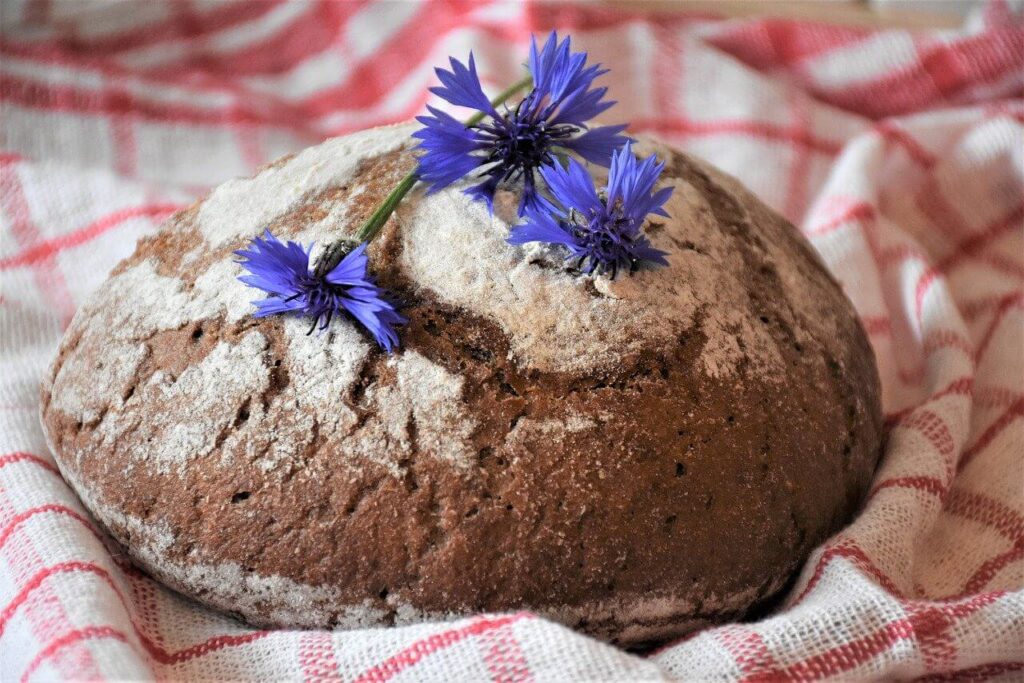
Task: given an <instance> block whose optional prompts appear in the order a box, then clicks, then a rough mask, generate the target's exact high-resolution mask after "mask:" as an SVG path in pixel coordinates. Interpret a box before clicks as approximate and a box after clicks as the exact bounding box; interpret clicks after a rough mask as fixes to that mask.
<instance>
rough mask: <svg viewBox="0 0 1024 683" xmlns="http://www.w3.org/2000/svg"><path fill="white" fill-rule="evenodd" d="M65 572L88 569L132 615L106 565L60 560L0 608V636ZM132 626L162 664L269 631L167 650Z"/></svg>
mask: <svg viewBox="0 0 1024 683" xmlns="http://www.w3.org/2000/svg"><path fill="white" fill-rule="evenodd" d="M79 519H80V518H79ZM66 573H87V574H93V575H95V576H97V577H98V578H100V579H102V580H103V581H104V582H105V583H106V584H107V585H108V586H110V588H111V590H113V591H114V593H115V595H116V596H117V598H118V600H119V601H120V602H121V604H122V606H123V607H124V609H125V613H126V615H128V617H129V619H131V616H130V615H131V603H130V602H129V601H128V600H127V598H125V596H124V594H123V593H122V592H121V590H120V589H119V588H118V587H117V584H116V583H115V582H114V578H113V577H112V576H111V575H110V573H109V572H108V571H107V570H106V569H104V568H103V567H100V566H99V565H98V564H96V563H95V562H85V561H69V562H61V563H58V564H55V565H52V566H50V567H47V568H45V569H43V570H41V571H39V572H37V573H36V574H35V575H34V576H33V577H32V578H31V579H29V581H28V582H26V583H25V584H24V585H23V586H22V587H21V590H20V591H19V592H18V594H17V595H15V597H14V598H13V599H12V600H11V602H9V603H8V604H7V606H6V607H5V608H4V609H3V611H2V612H0V636H3V633H4V630H5V629H6V627H7V624H8V623H9V621H10V619H11V618H12V617H13V616H14V614H15V613H16V612H17V610H18V608H19V607H20V606H21V605H23V604H24V603H25V601H26V600H28V598H29V597H30V596H31V594H32V592H33V591H35V590H36V589H38V588H39V586H40V585H42V583H43V582H44V581H46V579H48V578H49V577H51V576H54V575H56V574H66ZM132 627H133V629H134V630H135V633H136V635H137V636H138V638H139V641H140V642H141V643H142V645H143V647H145V648H146V651H147V652H149V654H150V655H151V656H152V657H153V658H154V659H156V660H157V661H158V662H160V663H161V664H180V663H181V662H185V661H188V660H190V659H195V658H196V657H202V656H204V655H207V654H209V653H211V652H215V651H217V650H221V649H223V648H225V647H234V646H238V645H244V644H246V643H251V642H253V641H255V640H259V639H261V638H264V637H266V636H267V635H269V634H270V633H271V632H270V631H251V632H249V633H243V634H239V635H223V636H214V637H212V638H209V639H207V640H205V641H203V642H201V643H197V644H195V645H192V646H190V647H187V648H184V649H182V650H177V651H168V650H165V649H164V648H162V647H161V646H160V645H158V644H157V643H156V642H155V641H154V640H153V639H152V638H150V637H149V636H148V635H147V634H146V633H145V632H144V631H143V630H142V629H141V628H139V626H138V625H137V624H136V623H135V622H134V621H132Z"/></svg>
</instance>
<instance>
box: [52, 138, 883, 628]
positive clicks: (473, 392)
mask: <svg viewBox="0 0 1024 683" xmlns="http://www.w3.org/2000/svg"><path fill="white" fill-rule="evenodd" d="M408 132H409V129H408V128H406V127H397V128H388V129H377V130H374V131H369V132H366V133H362V134H358V135H356V136H350V137H348V138H341V139H337V140H332V141H328V142H327V143H325V144H324V145H321V146H320V147H317V148H312V149H311V150H307V151H306V152H303V153H302V154H300V155H297V156H295V157H292V158H287V159H283V160H281V161H280V162H278V163H277V164H274V165H272V166H271V167H268V168H267V169H264V170H263V171H262V172H261V173H260V174H259V175H257V176H255V177H254V178H253V179H248V180H240V181H232V182H231V183H228V184H226V185H224V186H222V187H221V188H219V189H218V190H216V191H215V192H214V193H212V194H211V196H210V197H208V198H207V199H206V200H205V201H204V202H200V203H198V204H196V205H195V206H193V207H191V208H189V209H187V210H185V211H183V212H180V213H178V214H176V215H175V216H173V217H172V218H171V219H170V220H169V221H168V222H167V224H166V225H165V226H164V227H163V228H162V229H161V230H160V231H159V232H158V233H157V234H156V235H155V236H154V237H152V238H148V239H145V240H142V241H141V242H140V243H139V245H138V248H137V250H136V252H135V254H134V255H133V256H131V257H130V258H129V259H127V260H125V261H124V262H123V263H121V264H120V265H119V266H118V267H117V269H116V270H115V271H114V274H113V276H112V278H111V279H110V280H109V281H108V282H107V283H106V284H105V285H104V286H103V287H102V288H101V289H100V290H99V291H98V292H97V293H96V294H95V295H94V296H93V297H92V298H91V299H90V301H89V302H88V303H87V304H86V305H84V306H83V307H82V309H81V310H80V312H79V313H78V315H77V316H76V317H75V320H74V322H73V323H72V325H71V327H70V328H69V329H68V331H67V334H66V335H65V338H64V340H63V342H62V343H61V346H60V350H59V352H58V354H57V357H56V359H55V361H54V363H53V366H52V368H51V370H50V372H49V375H48V378H47V379H46V381H45V382H44V386H43V389H42V394H43V410H42V419H43V424H44V427H45V430H46V433H47V435H48V438H49V440H50V443H51V445H52V448H53V451H54V454H55V456H56V458H57V462H58V464H59V466H60V469H61V471H62V472H63V474H64V476H65V477H66V478H67V480H68V481H69V482H70V483H71V485H72V486H73V487H74V488H75V490H76V491H77V492H78V494H79V495H80V496H81V497H82V499H83V501H84V502H85V504H86V506H87V507H89V509H90V510H91V511H92V512H93V514H94V515H95V516H96V518H97V519H98V520H99V522H101V523H102V524H103V525H104V526H105V527H106V528H107V529H108V530H109V531H110V534H111V535H112V536H113V537H114V538H115V539H116V540H117V541H118V542H119V543H121V544H122V545H123V546H124V547H125V548H126V550H127V552H128V553H129V554H130V555H131V556H132V557H133V558H134V559H135V561H136V562H138V563H139V564H140V565H142V566H143V567H144V568H146V569H147V570H148V571H149V572H151V573H152V574H154V575H155V576H157V577H158V578H160V579H161V580H162V581H164V582H165V583H167V584H168V585H170V586H172V587H174V588H175V589H177V590H179V591H181V592H182V593H185V594H186V595H189V596H192V597H194V598H196V599H197V600H200V601H202V602H204V603H206V604H209V605H212V606H214V607H216V608H219V609H222V610H226V611H229V612H232V613H235V614H237V615H239V616H241V617H243V618H244V619H246V620H248V621H250V622H253V623H257V624H271V625H290V626H291V625H298V626H310V627H314V626H315V627H333V626H337V627H358V626H368V625H373V624H389V623H406V622H410V621H418V620H424V619H435V618H445V617H452V616H459V615H465V614H468V613H473V612H478V611H506V610H519V609H528V610H534V611H537V612H539V613H542V614H545V615H548V616H551V617H553V618H555V619H558V620H560V621H562V622H564V623H567V624H569V625H572V626H574V627H577V628H579V629H582V630H584V631H586V632H588V633H592V634H594V635H597V636H599V637H601V638H604V639H608V640H611V641H614V642H618V643H622V644H629V645H635V644H638V643H643V642H649V641H655V640H659V639H664V638H668V637H671V636H675V635H679V634H682V633H685V632H687V631H689V630H692V629H693V628H695V627H696V626H699V625H702V624H705V623H709V622H717V621H722V620H726V619H732V618H735V617H738V616H740V615H742V614H744V613H745V612H747V611H748V610H749V609H750V608H751V606H753V605H755V604H758V603H760V602H763V601H765V600H767V599H769V598H770V597H772V596H773V595H774V594H776V593H777V592H778V591H779V590H780V588H781V587H782V586H783V585H784V584H785V583H786V581H787V580H788V579H789V578H790V577H791V575H792V573H793V572H794V571H795V570H796V569H797V568H798V567H799V566H800V564H801V563H802V562H803V561H804V559H805V558H806V557H807V555H808V553H809V552H810V551H811V549H812V548H813V547H814V546H815V545H817V544H819V543H821V542H822V541H823V540H824V539H825V538H826V537H827V536H828V535H830V534H832V533H833V532H835V531H836V530H837V529H839V528H840V527H841V526H842V525H843V524H845V523H846V522H847V521H848V520H849V519H850V517H851V515H852V514H853V513H854V512H855V510H856V509H857V507H858V505H859V503H860V501H861V498H862V496H863V495H864V493H865V491H866V488H867V486H868V484H869V481H870V478H871V475H872V472H873V471H874V468H875V465H876V461H877V459H878V456H879V452H880V445H881V439H882V422H881V415H880V406H879V384H878V376H877V371H876V369H875V362H874V357H873V355H872V351H871V348H870V346H869V345H868V342H867V339H866V337H865V334H864V332H863V330H862V328H861V326H860V324H859V322H858V320H857V317H856V315H855V313H854V311H853V309H852V307H851V305H850V303H849V301H848V300H847V299H846V297H845V296H844V295H843V293H842V292H841V290H840V288H839V286H838V285H837V284H836V282H835V281H834V280H833V279H832V278H831V277H830V276H829V274H828V273H827V272H826V270H825V269H824V267H823V266H822V264H821V263H820V261H819V260H818V258H817V256H816V255H815V254H814V252H813V251H812V250H811V248H810V247H809V245H808V244H807V243H806V242H805V241H804V239H803V238H802V237H801V236H800V235H799V234H798V233H797V231H796V230H795V229H794V228H793V227H792V226H791V225H790V224H788V223H787V222H786V221H785V220H784V219H782V218H780V217H779V216H778V215H776V214H775V213H773V212H772V211H771V210H769V209H768V208H766V207H765V206H764V205H763V204H762V203H761V202H760V201H759V200H757V199H756V198H755V197H753V196H752V195H751V194H750V193H749V192H748V191H746V190H745V189H744V188H742V187H741V186H739V184H738V183H737V182H736V181H735V180H733V179H732V178H729V177H727V176H724V175H723V174H721V173H719V172H717V171H716V170H714V169H713V168H711V167H710V166H708V165H706V164H704V163H703V162H700V161H698V160H696V159H694V158H692V157H689V156H687V155H685V154H682V153H679V152H677V151H674V150H672V149H670V148H668V147H665V146H662V145H658V144H656V143H652V142H645V143H644V146H646V147H647V149H648V153H649V151H650V150H653V151H656V152H657V153H658V154H659V156H660V157H661V158H663V159H665V160H666V161H667V162H668V168H667V170H666V173H665V176H664V182H665V183H668V184H672V185H674V186H675V187H676V190H675V194H674V197H673V199H672V200H671V202H670V204H669V205H668V207H667V208H668V211H669V213H671V214H672V218H671V219H668V220H661V219H659V220H657V221H656V222H655V223H653V224H652V225H650V227H649V231H648V232H649V234H650V236H651V239H652V242H653V243H654V245H655V246H656V247H659V248H661V249H664V250H666V251H668V252H670V254H671V257H670V258H671V261H672V265H671V267H670V268H668V269H667V270H658V271H649V272H647V271H642V272H640V273H638V274H637V275H636V276H634V277H632V278H628V277H621V276H620V277H619V278H618V279H616V280H615V281H614V282H610V281H609V280H608V279H607V278H597V279H590V278H580V277H575V276H573V275H571V274H569V273H567V272H565V266H564V265H563V263H562V261H561V260H560V259H559V258H556V257H553V256H552V255H551V254H550V253H548V252H546V251H545V250H543V249H541V248H534V247H531V248H527V249H523V248H518V247H511V246H508V245H507V244H505V243H504V242H503V240H504V237H505V235H506V234H507V230H508V222H509V219H510V218H513V217H512V216H510V215H509V207H510V206H514V201H515V198H514V197H510V196H501V197H499V201H498V206H497V207H496V212H495V216H494V217H493V218H491V217H489V216H488V214H487V213H486V210H485V209H484V208H482V207H481V206H480V205H478V204H473V203H471V202H470V201H469V200H468V199H465V198H464V197H463V196H462V195H461V193H460V190H459V189H458V188H453V189H450V190H447V191H443V192H441V193H438V194H436V195H431V196H429V197H425V196H424V195H423V194H422V193H416V192H414V194H413V195H411V196H410V197H409V199H408V200H407V201H406V202H405V203H404V204H403V206H402V207H401V209H400V211H399V212H398V214H397V216H396V218H395V219H394V220H392V221H391V223H390V224H389V225H388V227H387V228H386V231H385V233H384V234H382V236H381V237H380V238H379V239H378V240H377V241H376V242H375V243H374V244H373V246H372V247H371V255H372V258H373V260H374V263H375V267H376V269H377V273H378V276H379V277H378V279H379V281H380V282H381V283H382V284H383V285H385V286H387V287H388V288H390V289H391V290H392V291H393V292H395V293H396V294H397V295H398V297H399V298H400V299H401V300H402V302H403V304H404V309H403V312H404V313H405V314H406V315H407V316H408V317H409V318H410V323H409V325H408V327H407V328H406V329H404V330H403V332H402V347H401V349H400V350H399V351H398V352H397V353H396V354H394V355H392V356H388V355H385V354H383V353H381V352H380V351H379V350H378V349H377V348H376V347H375V346H374V345H373V344H372V342H371V341H370V340H368V338H367V337H366V336H365V335H363V334H362V333H361V331H360V330H359V329H357V328H356V327H355V326H354V325H352V324H350V323H349V322H347V321H344V320H337V321H336V322H335V323H334V324H333V325H332V327H331V330H330V331H329V333H327V334H325V335H324V336H322V337H317V336H316V335H313V336H311V337H307V336H305V332H306V328H307V325H308V322H306V321H301V320H295V319H285V318H281V317H275V318H269V319H262V320H257V319H254V318H252V317H251V316H250V315H249V313H250V312H251V310H252V309H251V307H250V306H249V304H248V301H249V300H250V299H253V298H257V295H258V293H256V292H254V291H252V290H249V289H247V288H246V287H244V286H243V285H241V284H240V283H238V282H237V281H236V279H235V278H236V276H237V275H238V274H239V270H238V266H237V265H236V264H234V262H233V259H232V256H231V252H232V250H234V249H237V248H239V247H240V246H242V245H243V244H245V243H246V242H247V241H248V239H249V238H250V237H252V236H253V235H254V234H256V233H257V232H260V231H262V229H263V228H264V227H270V229H271V230H272V231H273V232H274V233H275V234H276V235H277V236H279V237H281V238H285V237H288V238H292V239H299V240H301V241H304V242H309V241H311V240H313V239H317V240H318V241H320V242H323V241H324V240H326V239H331V238H337V237H338V236H341V235H344V234H349V233H351V232H353V231H354V230H355V228H356V227H358V225H359V223H360V221H361V219H362V218H364V217H365V216H366V215H367V214H368V212H370V211H372V210H373V208H374V206H375V205H376V204H377V203H378V202H379V200H380V199H381V198H382V196H383V195H384V194H385V193H386V192H387V191H388V189H389V188H390V186H391V185H392V184H393V183H394V182H395V181H396V180H397V179H398V178H399V177H401V175H402V174H404V173H405V172H407V171H408V170H409V169H410V168H411V167H412V164H413V163H414V162H413V157H412V155H411V153H410V152H409V151H408V142H407V141H408Z"/></svg>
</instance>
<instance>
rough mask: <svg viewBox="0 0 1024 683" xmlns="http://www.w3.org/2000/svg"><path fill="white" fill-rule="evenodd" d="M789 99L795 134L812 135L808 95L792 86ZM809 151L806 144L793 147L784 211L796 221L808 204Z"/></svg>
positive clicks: (807, 136) (790, 218)
mask: <svg viewBox="0 0 1024 683" xmlns="http://www.w3.org/2000/svg"><path fill="white" fill-rule="evenodd" d="M787 99H788V106H789V111H790V117H791V118H792V119H793V129H792V130H793V134H794V135H795V136H797V137H800V138H810V137H812V130H811V113H810V106H809V103H808V102H807V96H806V95H805V94H804V93H803V92H802V91H800V90H798V89H797V88H796V87H791V88H790V89H789V94H788V96H787ZM809 152H810V150H809V148H808V147H807V146H806V145H797V146H796V147H795V148H794V149H793V160H792V162H791V163H790V167H789V174H788V176H787V178H786V198H785V200H784V201H783V205H782V213H783V215H784V216H786V218H788V219H789V220H790V221H792V222H794V223H799V222H800V218H801V217H802V216H803V213H804V209H805V208H806V205H807V181H808V178H807V175H808V171H809V169H810V165H811V155H810V153H809Z"/></svg>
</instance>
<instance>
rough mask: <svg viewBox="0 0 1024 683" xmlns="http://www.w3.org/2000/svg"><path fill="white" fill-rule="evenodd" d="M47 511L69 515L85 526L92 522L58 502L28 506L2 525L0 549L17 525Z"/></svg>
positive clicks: (89, 525)
mask: <svg viewBox="0 0 1024 683" xmlns="http://www.w3.org/2000/svg"><path fill="white" fill-rule="evenodd" d="M47 512H56V513H59V514H62V515H67V516H69V517H73V518H74V519H77V520H78V521H79V522H81V523H82V524H84V525H86V526H87V527H90V528H91V527H92V523H90V522H89V521H88V520H87V519H86V518H85V517H82V516H81V515H80V514H78V513H77V512H75V511H74V510H72V509H71V508H69V507H68V506H67V505H61V504H60V503H48V504H46V505H40V506H38V507H34V508H29V509H28V510H25V511H24V512H20V513H18V514H17V515H15V516H14V517H12V518H11V520H10V521H9V522H8V523H7V526H5V527H4V529H3V531H0V549H2V548H3V547H4V545H6V544H7V539H8V538H9V537H10V536H11V534H13V533H14V531H15V530H16V529H17V527H18V525H20V524H23V523H24V522H26V521H28V520H29V519H31V518H32V517H35V516H37V515H41V514H44V513H47Z"/></svg>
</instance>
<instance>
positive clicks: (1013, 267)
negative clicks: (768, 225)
mask: <svg viewBox="0 0 1024 683" xmlns="http://www.w3.org/2000/svg"><path fill="white" fill-rule="evenodd" d="M975 260H977V261H979V262H981V263H984V264H985V265H986V266H988V267H989V268H991V269H992V270H996V271H999V272H1000V273H1003V274H1005V275H1009V276H1010V277H1013V278H1016V279H1017V280H1021V281H1022V282H1024V264H1021V263H1018V262H1017V261H1014V260H1013V259H1012V258H1011V257H1009V256H1003V255H1002V254H984V255H981V256H977V257H975Z"/></svg>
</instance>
